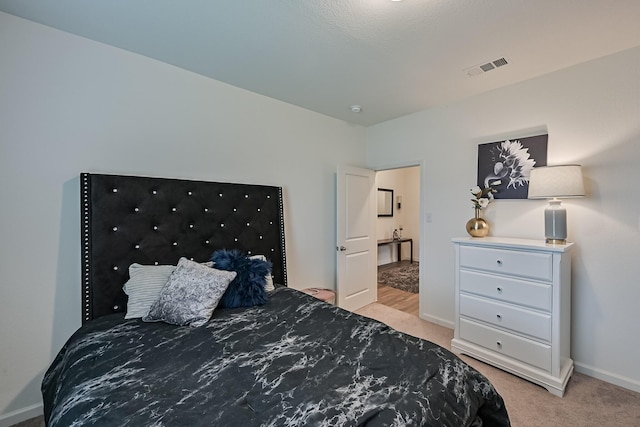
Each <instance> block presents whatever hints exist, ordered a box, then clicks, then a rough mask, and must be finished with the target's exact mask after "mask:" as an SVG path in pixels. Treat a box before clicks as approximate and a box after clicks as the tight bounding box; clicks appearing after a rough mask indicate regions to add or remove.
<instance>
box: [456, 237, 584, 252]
mask: <svg viewBox="0 0 640 427" xmlns="http://www.w3.org/2000/svg"><path fill="white" fill-rule="evenodd" d="M452 241H453V243H456V244H462V245H471V246H485V247H493V248H510V249H514V248H518V249H529V250H544V251H547V252H568V251H570V250H571V249H572V248H573V246H574V244H573V243H571V242H567V243H566V244H564V245H553V244H548V243H546V242H545V241H544V240H534V239H517V238H513V237H455V238H453V239H452Z"/></svg>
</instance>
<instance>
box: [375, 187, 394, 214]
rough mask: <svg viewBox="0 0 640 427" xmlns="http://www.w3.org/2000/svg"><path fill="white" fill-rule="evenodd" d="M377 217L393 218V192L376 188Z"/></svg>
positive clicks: (388, 189)
mask: <svg viewBox="0 0 640 427" xmlns="http://www.w3.org/2000/svg"><path fill="white" fill-rule="evenodd" d="M378 216H393V190H392V189H390V188H378Z"/></svg>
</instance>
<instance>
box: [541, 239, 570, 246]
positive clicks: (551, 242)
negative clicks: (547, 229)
mask: <svg viewBox="0 0 640 427" xmlns="http://www.w3.org/2000/svg"><path fill="white" fill-rule="evenodd" d="M545 242H546V243H547V244H548V245H566V244H567V240H566V239H546V240H545Z"/></svg>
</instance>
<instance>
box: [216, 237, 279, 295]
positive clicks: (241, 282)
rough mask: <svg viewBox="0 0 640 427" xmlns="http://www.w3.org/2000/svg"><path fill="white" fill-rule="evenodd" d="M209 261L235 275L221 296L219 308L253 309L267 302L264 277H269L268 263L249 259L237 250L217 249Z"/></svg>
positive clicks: (269, 264) (269, 266)
mask: <svg viewBox="0 0 640 427" xmlns="http://www.w3.org/2000/svg"><path fill="white" fill-rule="evenodd" d="M211 261H213V264H214V266H215V268H218V269H220V270H227V271H235V272H236V273H237V275H236V278H235V279H233V281H232V282H231V283H230V284H229V287H228V288H227V290H226V292H225V293H224V295H223V296H222V299H221V300H220V307H227V308H237V307H253V306H254V305H262V304H264V303H266V302H267V301H268V300H269V295H268V294H267V291H266V290H265V283H266V279H265V277H266V276H267V275H271V263H270V262H269V261H264V260H261V259H256V258H253V259H252V258H249V257H247V255H246V254H245V253H244V252H242V251H239V250H237V249H219V250H217V251H215V252H214V253H213V255H211Z"/></svg>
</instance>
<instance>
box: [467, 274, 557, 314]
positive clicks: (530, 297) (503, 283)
mask: <svg viewBox="0 0 640 427" xmlns="http://www.w3.org/2000/svg"><path fill="white" fill-rule="evenodd" d="M460 291H462V292H467V293H472V294H476V295H481V296H486V297H488V298H492V299H498V300H501V301H506V302H510V303H513V304H518V305H526V306H528V307H532V308H536V309H539V310H545V311H549V312H550V311H551V296H552V288H551V285H550V284H546V283H536V282H531V281H527V280H521V279H517V278H514V277H509V276H497V275H491V274H486V273H482V272H479V271H470V270H461V271H460Z"/></svg>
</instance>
